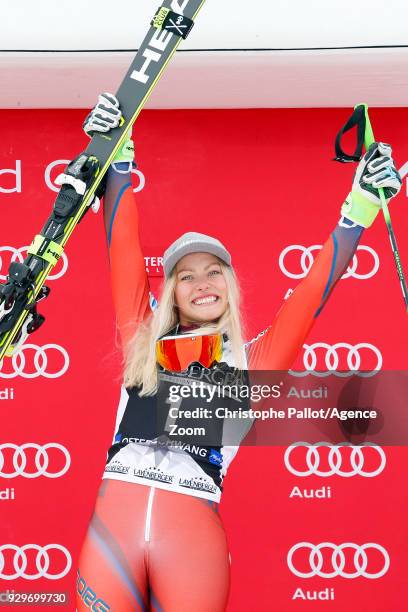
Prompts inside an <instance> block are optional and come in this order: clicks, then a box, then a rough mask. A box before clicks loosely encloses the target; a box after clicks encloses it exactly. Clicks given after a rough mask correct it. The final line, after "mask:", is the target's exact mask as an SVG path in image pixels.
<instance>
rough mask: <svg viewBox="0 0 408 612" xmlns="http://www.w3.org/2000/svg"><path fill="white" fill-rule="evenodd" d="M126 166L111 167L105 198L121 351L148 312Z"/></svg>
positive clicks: (134, 205) (143, 263)
mask: <svg viewBox="0 0 408 612" xmlns="http://www.w3.org/2000/svg"><path fill="white" fill-rule="evenodd" d="M128 165H129V164H127V163H126V164H116V167H115V166H111V167H110V169H109V170H108V177H107V183H106V191H105V197H104V222H105V231H106V238H107V243H108V252H109V262H110V269H111V282H112V292H113V302H114V306H115V311H116V322H117V327H118V330H119V333H120V337H121V342H122V347H123V348H124V347H126V345H127V343H128V342H129V340H130V339H131V338H132V336H133V335H134V334H135V332H136V330H137V327H138V325H139V324H140V323H141V322H142V321H143V320H144V319H145V318H146V317H147V316H148V314H149V313H150V306H149V304H150V291H149V281H148V278H147V274H146V266H145V261H144V257H143V253H142V250H141V246H140V240H139V214H138V210H137V206H136V202H135V200H134V196H133V191H132V183H131V173H130V171H127V170H126V168H127V167H128ZM123 167H124V168H125V170H122V168H123Z"/></svg>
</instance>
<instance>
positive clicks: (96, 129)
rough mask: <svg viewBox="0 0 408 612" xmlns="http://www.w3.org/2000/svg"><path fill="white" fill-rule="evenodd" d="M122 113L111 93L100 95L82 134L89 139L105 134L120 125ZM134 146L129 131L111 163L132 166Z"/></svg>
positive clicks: (130, 131) (117, 101)
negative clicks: (124, 163)
mask: <svg viewBox="0 0 408 612" xmlns="http://www.w3.org/2000/svg"><path fill="white" fill-rule="evenodd" d="M121 121H122V111H121V110H120V106H119V100H118V99H117V97H116V96H114V95H113V94H111V93H108V92H105V93H101V94H100V95H99V97H98V103H97V104H96V106H94V108H93V109H92V110H91V112H90V113H89V115H88V116H87V118H86V119H85V121H84V123H83V126H82V127H83V129H84V132H85V134H86V135H87V136H89V138H92V137H93V136H94V134H95V133H106V132H109V130H112V129H113V128H116V127H118V126H119V125H121ZM134 157H135V154H134V145H133V141H132V130H131V129H130V130H129V132H128V134H127V137H126V139H125V141H124V143H123V144H122V146H121V147H120V148H119V150H118V151H117V152H116V155H115V157H114V159H113V163H114V164H117V163H119V162H127V163H129V164H130V168H131V166H132V163H133V160H134Z"/></svg>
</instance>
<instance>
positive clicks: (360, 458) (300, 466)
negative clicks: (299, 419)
mask: <svg viewBox="0 0 408 612" xmlns="http://www.w3.org/2000/svg"><path fill="white" fill-rule="evenodd" d="M321 447H327V448H328V449H329V451H328V453H325V457H326V455H327V457H326V458H325V459H324V465H325V467H324V468H323V467H322V464H323V458H322V456H321V455H322V451H321V450H320V449H321ZM298 448H300V449H304V451H298V452H296V449H298ZM343 449H344V450H343ZM294 452H295V453H296V455H297V458H298V461H296V467H295V466H294V465H293V463H294V458H293V453H294ZM346 453H347V457H346V456H345V455H346ZM369 454H371V455H374V456H376V457H378V461H377V462H376V466H375V467H374V468H372V466H371V462H370V468H368V469H365V464H366V462H367V458H368V455H369ZM299 456H300V461H299ZM284 461H285V466H286V468H287V469H288V470H289V472H291V473H292V474H294V475H295V476H311V475H314V476H323V477H327V476H333V475H334V474H336V475H337V476H344V477H345V478H350V477H351V476H356V475H357V474H358V475H359V476H364V477H366V478H373V477H374V476H378V474H381V472H382V471H383V470H384V468H385V464H386V462H387V460H386V456H385V453H384V450H383V449H382V448H381V446H377V445H376V444H372V443H369V442H367V443H364V444H363V445H361V446H353V445H352V444H349V443H347V442H342V443H341V444H337V445H335V444H330V443H329V442H316V443H315V444H309V443H308V442H295V443H294V444H291V445H290V446H289V447H288V448H287V449H286V451H285V455H284Z"/></svg>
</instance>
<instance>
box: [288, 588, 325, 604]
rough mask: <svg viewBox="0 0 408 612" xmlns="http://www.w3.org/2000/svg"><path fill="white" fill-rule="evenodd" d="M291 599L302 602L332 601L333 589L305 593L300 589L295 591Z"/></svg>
mask: <svg viewBox="0 0 408 612" xmlns="http://www.w3.org/2000/svg"><path fill="white" fill-rule="evenodd" d="M292 599H303V600H304V601H317V600H319V601H329V600H331V601H334V589H333V588H331V589H329V587H327V589H321V590H320V591H307V590H304V589H301V588H300V587H299V588H298V589H296V591H295V593H294V595H293V597H292Z"/></svg>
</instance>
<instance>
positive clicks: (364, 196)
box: [246, 143, 401, 370]
mask: <svg viewBox="0 0 408 612" xmlns="http://www.w3.org/2000/svg"><path fill="white" fill-rule="evenodd" d="M391 152H392V151H391V147H389V145H384V144H383V143H379V144H377V143H374V144H373V145H372V146H371V147H370V148H369V150H368V151H367V153H366V155H365V156H364V158H363V159H362V160H361V162H360V164H359V166H358V168H357V171H356V174H355V177H354V181H353V188H352V191H351V193H350V194H349V195H348V196H347V198H346V201H345V202H344V204H343V206H342V209H341V213H342V217H341V219H340V221H339V223H338V225H337V227H336V228H335V230H334V231H333V232H332V234H331V235H330V237H329V239H328V240H327V242H326V243H325V244H324V246H323V249H322V250H321V252H320V253H319V255H318V257H317V258H316V260H315V262H314V264H313V266H312V267H311V269H310V271H309V273H308V275H307V276H306V278H305V279H304V280H303V281H302V282H301V283H300V284H299V285H298V286H297V288H296V289H295V291H294V292H293V293H292V295H291V296H290V297H289V298H288V299H287V300H286V302H285V303H284V304H283V306H282V307H281V309H280V310H279V312H278V314H277V315H276V318H275V320H274V322H273V324H272V325H271V326H270V327H269V328H268V329H267V330H265V332H262V333H261V334H260V335H259V336H257V337H256V338H254V340H252V341H251V342H249V343H248V344H247V347H246V348H247V358H248V368H249V369H253V370H287V369H289V368H290V367H291V366H292V365H293V362H294V361H295V359H296V356H297V354H298V352H299V350H300V349H301V348H302V345H303V343H304V341H305V339H306V337H307V335H308V333H309V331H310V329H311V328H312V326H313V323H314V321H315V320H316V318H317V316H318V315H319V314H320V312H321V310H322V308H323V306H324V304H325V303H326V301H327V299H328V298H329V296H330V294H331V292H332V291H333V289H334V287H335V285H336V283H337V281H338V280H339V279H340V278H341V276H342V275H343V273H344V272H345V270H346V268H347V266H348V264H349V262H350V260H351V258H352V257H353V254H354V251H355V249H356V248H357V245H358V242H359V240H360V238H361V235H362V233H363V231H364V228H366V227H370V225H371V224H372V223H373V221H374V219H375V217H376V215H377V214H378V212H379V210H380V206H381V203H380V200H379V196H378V188H379V187H383V188H384V190H385V195H386V197H387V198H388V199H390V198H391V197H393V196H395V195H396V194H397V193H398V192H399V190H400V188H401V178H400V176H399V174H398V172H397V170H396V168H395V165H394V162H393V160H392V157H391Z"/></svg>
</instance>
